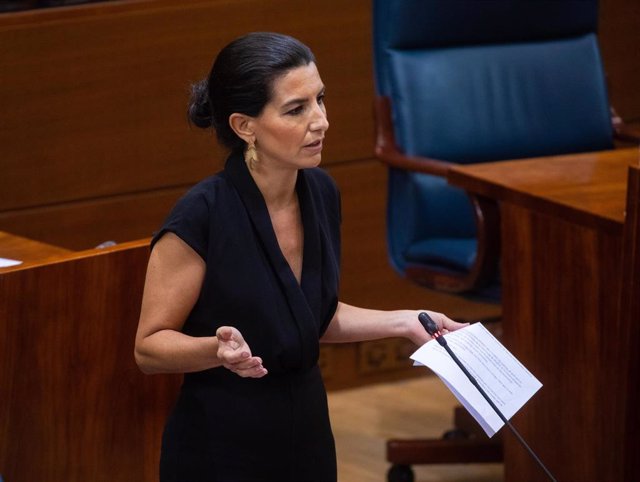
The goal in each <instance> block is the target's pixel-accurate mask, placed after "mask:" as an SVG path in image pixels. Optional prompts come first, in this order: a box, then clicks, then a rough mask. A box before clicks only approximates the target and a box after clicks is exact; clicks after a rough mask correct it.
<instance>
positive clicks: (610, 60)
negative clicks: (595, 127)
mask: <svg viewBox="0 0 640 482" xmlns="http://www.w3.org/2000/svg"><path fill="white" fill-rule="evenodd" d="M599 39H600V46H601V49H602V56H603V61H604V66H605V70H606V72H607V77H608V81H609V95H610V98H611V103H612V104H613V106H614V107H615V108H616V110H617V112H618V114H620V115H621V116H622V118H623V119H625V120H627V121H633V122H634V123H636V124H640V89H638V85H640V47H639V46H640V2H638V1H637V0H600V32H599Z"/></svg>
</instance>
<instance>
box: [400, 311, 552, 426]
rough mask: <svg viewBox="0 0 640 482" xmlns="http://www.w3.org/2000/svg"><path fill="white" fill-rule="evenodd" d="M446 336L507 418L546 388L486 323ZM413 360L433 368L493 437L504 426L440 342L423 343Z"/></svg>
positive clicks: (416, 363)
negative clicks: (493, 333) (489, 329)
mask: <svg viewBox="0 0 640 482" xmlns="http://www.w3.org/2000/svg"><path fill="white" fill-rule="evenodd" d="M444 336H445V339H446V340H447V343H448V345H449V347H450V348H451V351H453V353H454V354H455V355H456V356H457V357H458V359H459V360H460V361H461V362H462V364H463V365H464V366H465V368H466V369H467V370H468V371H469V373H471V375H472V376H473V377H474V378H475V379H476V381H477V382H478V384H479V385H480V386H481V387H482V389H483V390H484V391H485V393H486V394H487V395H488V396H489V398H491V401H492V402H493V403H494V404H495V405H496V407H498V409H499V410H500V412H502V414H503V415H504V416H505V417H506V418H507V420H508V419H510V418H511V417H513V415H514V414H515V413H516V412H517V411H518V410H520V408H521V407H522V406H523V405H524V404H525V403H526V402H527V400H529V399H530V398H531V397H532V396H533V394H534V393H536V392H537V391H538V390H539V389H540V388H541V387H542V383H540V382H539V381H538V379H537V378H536V377H534V376H533V375H532V374H531V372H529V370H527V369H526V368H525V367H524V366H523V365H522V363H520V362H519V361H518V360H517V359H516V358H515V357H514V356H513V355H512V354H511V353H510V352H509V351H508V350H507V349H506V348H505V347H504V346H503V345H502V343H500V342H499V341H498V340H497V339H496V338H495V337H494V336H493V335H492V334H491V333H490V332H489V331H488V330H487V329H486V328H485V327H484V326H482V324H480V323H475V324H473V325H470V326H468V327H466V328H462V329H461V330H457V331H453V332H451V333H447V334H446V335H444ZM411 359H412V360H414V365H425V366H427V367H429V368H430V369H431V370H433V372H434V373H435V374H436V375H438V376H439V377H440V379H441V380H442V381H443V382H444V383H445V385H447V387H449V390H451V392H452V393H453V394H454V395H455V396H456V398H457V399H458V400H459V401H460V403H461V404H462V405H463V406H464V407H465V408H466V409H467V410H468V411H469V413H470V414H471V415H473V418H475V419H476V421H477V422H478V423H479V424H480V426H481V427H482V429H483V430H484V431H485V432H486V434H487V435H488V436H489V437H492V436H493V435H494V434H495V433H496V432H497V431H498V430H500V428H502V426H503V425H504V422H503V421H502V420H501V419H500V417H499V416H498V414H496V412H495V411H494V410H493V409H492V408H491V405H489V403H488V402H487V401H486V400H485V399H484V397H483V396H482V395H481V394H480V392H479V391H478V389H477V388H476V387H475V386H474V385H473V384H472V383H471V382H470V381H469V379H468V378H467V376H466V375H465V374H464V373H463V372H462V370H461V369H460V367H458V365H457V364H456V363H455V362H454V361H453V359H452V358H451V356H449V354H448V353H447V351H446V350H445V349H444V348H443V347H442V346H440V345H439V344H438V342H437V341H435V340H431V341H429V342H427V343H425V344H424V345H422V347H420V348H419V349H418V350H417V351H416V352H415V353H414V354H413V355H411Z"/></svg>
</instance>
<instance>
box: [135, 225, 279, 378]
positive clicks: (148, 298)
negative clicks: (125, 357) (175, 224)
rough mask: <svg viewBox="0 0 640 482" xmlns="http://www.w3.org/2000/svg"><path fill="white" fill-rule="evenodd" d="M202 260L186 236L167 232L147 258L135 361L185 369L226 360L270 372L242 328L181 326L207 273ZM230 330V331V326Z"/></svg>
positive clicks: (145, 366) (147, 367)
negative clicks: (197, 331)
mask: <svg viewBox="0 0 640 482" xmlns="http://www.w3.org/2000/svg"><path fill="white" fill-rule="evenodd" d="M205 268H206V266H205V262H204V260H203V259H202V258H201V257H200V256H199V255H198V254H197V253H196V252H195V251H194V250H193V249H192V248H191V247H190V246H188V245H187V244H186V243H185V242H184V241H182V240H181V239H180V238H179V237H178V236H176V235H175V234H173V233H167V234H165V235H164V236H162V238H160V240H159V241H158V242H157V243H156V244H155V246H154V248H153V250H152V251H151V256H150V258H149V265H148V267H147V277H146V280H145V285H144V293H143V295H142V308H141V311H140V320H139V322H138V331H137V333H136V341H135V359H136V363H137V364H138V366H139V367H140V369H141V370H142V371H143V372H144V373H149V374H150V373H186V372H196V371H201V370H206V369H209V368H215V367H218V366H222V365H224V366H225V367H226V368H228V369H230V370H232V371H234V372H235V373H237V374H238V375H240V376H243V377H247V376H248V377H256V376H258V377H259V376H263V375H264V374H266V370H265V369H264V368H263V367H262V360H261V359H260V358H259V357H254V356H251V350H250V349H249V347H248V346H247V344H246V343H245V342H244V339H243V338H242V336H241V334H240V332H238V330H236V329H234V328H229V327H224V331H223V332H220V330H223V328H222V327H221V328H220V329H219V330H218V331H219V332H220V333H224V334H223V336H221V337H220V341H219V340H218V337H217V336H209V337H192V336H189V335H185V334H184V333H182V332H181V330H182V327H183V325H184V322H185V320H186V319H187V316H188V315H189V313H190V312H191V310H192V308H193V306H194V305H195V303H196V301H197V299H198V296H199V295H200V289H201V288H202V282H203V280H204V274H205ZM229 330H230V331H229Z"/></svg>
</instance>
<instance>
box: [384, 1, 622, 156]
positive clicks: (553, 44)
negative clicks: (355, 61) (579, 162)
mask: <svg viewBox="0 0 640 482" xmlns="http://www.w3.org/2000/svg"><path fill="white" fill-rule="evenodd" d="M374 4H375V5H374V6H375V8H374V48H375V74H376V75H375V77H376V88H377V92H378V93H379V94H380V95H387V96H389V97H391V98H392V106H393V115H394V125H395V128H396V140H397V142H398V144H399V145H400V147H401V148H402V149H403V150H404V151H405V152H406V153H407V154H418V155H424V156H429V157H434V158H439V159H444V160H448V161H452V162H461V163H467V162H481V161H486V160H500V159H509V158H521V157H533V156H543V155H551V154H562V153H570V152H582V151H592V150H602V149H609V148H611V147H612V136H613V133H612V128H611V118H610V113H609V104H608V97H607V89H606V85H605V78H604V74H603V68H602V61H601V58H600V53H599V49H598V44H597V39H596V35H595V33H596V28H597V13H598V8H597V1H595V0H551V1H549V0H525V1H523V0H519V1H517V2H514V1H513V0H481V1H479V0H376V1H375V2H374Z"/></svg>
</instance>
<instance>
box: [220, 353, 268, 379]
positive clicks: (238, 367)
mask: <svg viewBox="0 0 640 482" xmlns="http://www.w3.org/2000/svg"><path fill="white" fill-rule="evenodd" d="M224 367H225V368H226V369H228V370H230V371H232V372H234V373H236V374H237V375H239V376H241V377H254V378H259V377H262V376H264V375H266V374H267V370H266V369H265V368H264V367H263V366H262V359H261V358H260V357H257V356H256V357H251V358H248V359H246V360H243V361H241V362H238V363H225V364H224Z"/></svg>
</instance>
